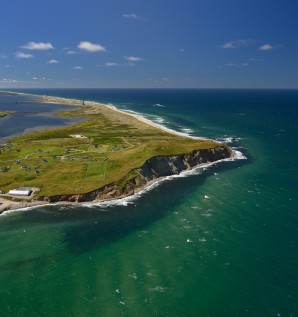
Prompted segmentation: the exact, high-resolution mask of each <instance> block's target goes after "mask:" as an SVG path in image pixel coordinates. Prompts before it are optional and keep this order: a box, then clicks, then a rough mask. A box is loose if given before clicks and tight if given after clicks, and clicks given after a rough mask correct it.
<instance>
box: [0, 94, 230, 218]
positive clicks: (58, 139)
mask: <svg viewBox="0 0 298 317" xmlns="http://www.w3.org/2000/svg"><path fill="white" fill-rule="evenodd" d="M9 93H10V92H9ZM12 94H14V93H12ZM15 94H18V93H15ZM39 101H40V102H41V103H53V104H58V103H59V104H66V105H71V106H77V108H76V109H74V110H69V111H63V112H60V113H59V114H58V115H60V116H68V117H76V118H84V119H85V120H84V121H83V122H80V123H77V124H75V125H72V126H67V127H62V128H58V129H52V130H45V131H39V132H35V133H31V134H27V135H25V136H18V137H15V138H13V139H11V140H9V141H8V142H5V143H3V144H0V172H1V174H2V177H1V178H0V191H1V193H2V194H1V196H0V197H1V198H0V199H1V200H0V203H1V204H0V212H1V211H4V210H7V209H15V208H20V207H24V206H31V205H39V204H44V203H57V202H63V203H77V202H83V201H106V200H112V199H117V198H123V197H126V196H129V195H133V194H134V193H136V192H138V191H140V190H141V189H143V188H144V187H145V186H148V185H149V184H151V183H152V182H154V181H156V180H159V179H160V178H162V177H165V176H169V175H173V174H179V173H180V172H182V171H184V170H189V169H192V168H195V167H197V166H199V165H201V164H203V163H208V162H215V161H218V160H222V159H227V158H230V157H232V156H233V155H234V153H233V151H232V150H231V149H230V148H228V147H227V146H226V145H224V144H222V143H219V142H215V141H213V140H205V139H197V138H191V137H187V136H184V135H182V134H179V133H175V131H172V130H168V129H166V128H163V127H161V126H158V125H156V124H154V123H153V122H151V121H149V120H147V119H145V118H143V117H141V116H138V115H133V114H128V113H125V112H123V111H120V110H117V109H115V108H114V107H112V106H109V105H104V104H100V103H95V102H84V101H82V100H73V99H64V98H57V97H50V96H39ZM9 113H10V112H1V113H0V114H3V116H4V115H8V114H9ZM0 116H1V115H0ZM19 187H22V188H30V189H32V194H31V191H30V195H29V196H27V197H22V196H18V195H10V194H8V192H9V191H11V190H13V189H17V188H19Z"/></svg>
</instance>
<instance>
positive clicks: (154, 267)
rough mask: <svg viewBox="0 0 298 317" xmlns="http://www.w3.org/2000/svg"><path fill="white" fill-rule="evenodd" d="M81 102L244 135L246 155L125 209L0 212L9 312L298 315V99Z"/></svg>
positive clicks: (1, 288) (156, 97)
mask: <svg viewBox="0 0 298 317" xmlns="http://www.w3.org/2000/svg"><path fill="white" fill-rule="evenodd" d="M43 93H45V92H43ZM71 93H72V92H71V91H59V92H56V94H55V92H51V94H53V95H59V94H60V95H63V94H64V96H65V95H67V94H68V96H69V94H71ZM73 93H74V92H73ZM49 94H50V93H49ZM76 94H80V96H81V97H80V98H81V99H88V98H86V96H87V95H88V96H90V99H93V100H104V101H106V102H108V101H110V102H113V103H115V104H119V103H120V101H119V100H122V101H123V102H122V103H121V105H120V106H121V107H122V108H123V107H124V108H126V109H130V110H133V111H138V112H144V113H146V114H147V115H148V116H149V117H151V118H153V119H155V120H157V121H158V120H159V121H161V119H160V118H163V119H164V122H163V124H166V125H167V126H169V127H172V128H175V129H177V130H180V131H183V129H185V128H189V129H192V133H193V134H194V135H202V136H208V137H215V138H226V137H240V138H241V139H240V141H238V143H237V146H238V147H243V149H242V150H243V151H244V152H245V154H246V155H247V157H248V159H247V160H245V161H243V160H241V161H236V162H225V163H221V164H218V165H217V166H213V167H210V168H207V169H206V170H204V171H200V172H198V173H196V174H194V175H191V176H188V177H184V178H175V179H172V180H169V181H166V182H163V183H161V184H160V185H159V186H157V187H154V188H153V189H152V190H151V191H148V192H146V193H144V194H143V195H142V196H141V197H140V198H138V199H136V200H131V201H122V202H119V204H117V205H112V206H109V205H102V206H93V207H91V206H88V207H87V206H78V207H61V206H60V207H57V206H51V207H42V208H37V209H33V210H26V211H23V212H14V213H10V214H5V215H2V216H1V217H0V252H1V258H0V282H1V284H0V307H1V314H0V315H1V316H78V317H79V316H80V317H81V316H297V314H298V307H297V295H298V293H297V282H298V279H297V262H298V261H297V259H298V256H297V251H296V250H297V236H298V235H297V223H298V221H297V220H298V219H297V218H298V217H297V207H296V206H297V197H296V193H297V163H296V157H297V146H296V144H297V122H298V120H297V114H298V92H297V91H192V90H189V91H140V90H138V91H121V90H118V91H111V90H109V91H95V90H92V91H86V90H82V91H79V92H76ZM101 98H102V99H101ZM156 103H159V104H161V105H164V106H165V107H158V106H154V107H151V106H150V105H155V104H156Z"/></svg>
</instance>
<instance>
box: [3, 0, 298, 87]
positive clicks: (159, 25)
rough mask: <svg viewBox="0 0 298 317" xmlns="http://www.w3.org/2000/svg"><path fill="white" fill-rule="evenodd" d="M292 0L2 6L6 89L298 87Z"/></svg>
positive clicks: (27, 1)
mask: <svg viewBox="0 0 298 317" xmlns="http://www.w3.org/2000/svg"><path fill="white" fill-rule="evenodd" d="M297 12H298V2H297V1H294V0H283V1H281V0H276V1H272V0H270V1H269V0H258V1H257V0H250V1H246V0H183V1H182V0H2V2H1V11H0V29H1V42H0V88H20V87H49V88H50V87H61V88H62V87H74V88H75V87H90V88H97V87H98V88H108V87H111V88H118V87H123V88H126V87H127V88H130V87H131V88H135V87H136V88H142V87H159V88H176V87H179V88H298V18H297Z"/></svg>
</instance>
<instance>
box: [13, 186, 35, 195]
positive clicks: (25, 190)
mask: <svg viewBox="0 0 298 317" xmlns="http://www.w3.org/2000/svg"><path fill="white" fill-rule="evenodd" d="M32 192H33V191H32V188H30V187H19V188H15V189H12V190H10V191H9V192H8V195H13V196H30V195H31V194H32Z"/></svg>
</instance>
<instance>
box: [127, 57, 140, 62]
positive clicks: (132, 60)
mask: <svg viewBox="0 0 298 317" xmlns="http://www.w3.org/2000/svg"><path fill="white" fill-rule="evenodd" d="M124 58H125V59H126V60H128V61H130V62H140V61H142V60H143V59H142V58H141V57H138V56H124Z"/></svg>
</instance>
